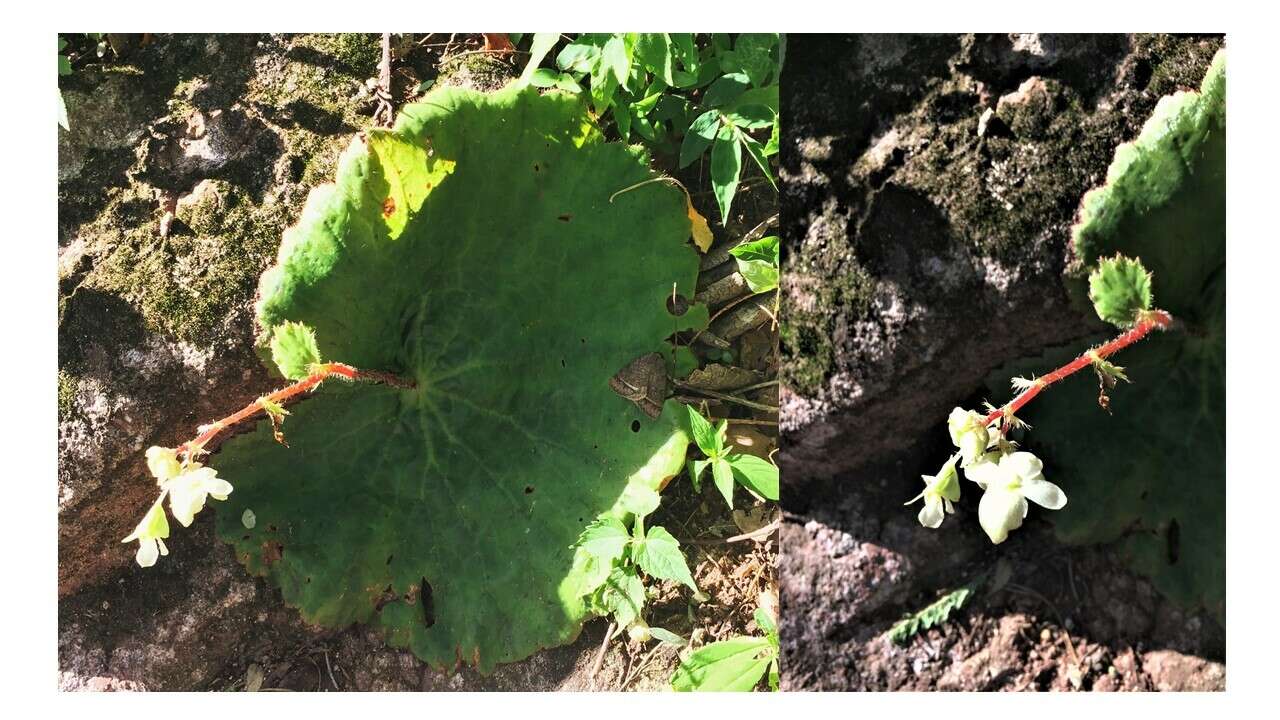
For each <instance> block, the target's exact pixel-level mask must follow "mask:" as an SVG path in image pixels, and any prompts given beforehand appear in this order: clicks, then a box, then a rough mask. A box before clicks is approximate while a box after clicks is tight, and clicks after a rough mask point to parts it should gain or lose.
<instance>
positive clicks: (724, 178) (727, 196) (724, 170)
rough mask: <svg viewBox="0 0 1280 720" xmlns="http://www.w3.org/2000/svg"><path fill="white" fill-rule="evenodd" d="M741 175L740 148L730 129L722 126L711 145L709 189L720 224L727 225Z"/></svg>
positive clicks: (733, 132) (732, 130)
mask: <svg viewBox="0 0 1280 720" xmlns="http://www.w3.org/2000/svg"><path fill="white" fill-rule="evenodd" d="M741 174H742V146H741V145H740V144H738V141H737V138H736V137H735V131H734V129H733V128H732V127H729V126H724V127H721V128H720V130H719V131H718V132H717V133H716V139H715V142H714V143H712V145H711V188H712V190H714V191H715V196H716V203H717V204H718V205H719V206H720V223H721V224H722V225H727V224H729V208H730V207H731V206H732V205H733V196H734V194H736V193H737V192H738V177H739V176H740V175H741Z"/></svg>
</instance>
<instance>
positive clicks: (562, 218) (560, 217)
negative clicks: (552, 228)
mask: <svg viewBox="0 0 1280 720" xmlns="http://www.w3.org/2000/svg"><path fill="white" fill-rule="evenodd" d="M556 219H557V220H559V221H560V222H569V221H570V220H572V219H573V214H572V213H565V214H563V215H557V216H556Z"/></svg>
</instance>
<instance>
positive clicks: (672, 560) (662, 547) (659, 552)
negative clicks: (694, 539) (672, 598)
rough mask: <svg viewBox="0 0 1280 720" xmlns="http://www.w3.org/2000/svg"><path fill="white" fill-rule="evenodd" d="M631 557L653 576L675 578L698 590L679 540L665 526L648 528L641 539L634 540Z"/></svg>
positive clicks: (664, 578) (667, 578)
mask: <svg viewBox="0 0 1280 720" xmlns="http://www.w3.org/2000/svg"><path fill="white" fill-rule="evenodd" d="M631 558H632V559H633V560H635V562H636V564H637V565H639V566H640V569H641V570H643V571H645V572H646V573H648V574H649V575H652V576H653V577H656V578H661V579H663V580H675V581H676V582H678V583H680V584H682V585H685V586H686V587H688V588H689V589H690V590H693V591H694V592H697V591H698V586H697V585H695V584H694V583H693V575H692V574H690V572H689V564H688V563H687V562H685V559H684V553H682V552H680V541H679V540H676V539H675V538H674V537H672V535H671V533H669V532H667V531H666V529H665V528H661V527H651V528H649V531H648V532H647V533H645V536H644V538H643V539H638V540H636V543H635V547H634V548H633V549H632V551H631Z"/></svg>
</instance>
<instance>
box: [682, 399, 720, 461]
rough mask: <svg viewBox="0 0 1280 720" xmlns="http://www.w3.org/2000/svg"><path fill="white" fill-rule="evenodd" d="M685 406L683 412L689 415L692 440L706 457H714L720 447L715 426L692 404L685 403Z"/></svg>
mask: <svg viewBox="0 0 1280 720" xmlns="http://www.w3.org/2000/svg"><path fill="white" fill-rule="evenodd" d="M685 408H686V410H685V413H686V414H687V415H688V417H689V427H690V428H691V429H692V430H693V441H694V442H695V443H697V445H698V449H699V450H701V451H702V452H703V453H704V454H705V455H706V456H707V457H715V456H716V455H718V454H719V452H720V448H721V440H720V438H719V433H718V432H716V428H715V427H714V426H713V425H712V424H711V423H710V422H708V421H707V419H706V418H704V417H702V413H700V412H698V409H697V408H695V407H694V406H692V405H685Z"/></svg>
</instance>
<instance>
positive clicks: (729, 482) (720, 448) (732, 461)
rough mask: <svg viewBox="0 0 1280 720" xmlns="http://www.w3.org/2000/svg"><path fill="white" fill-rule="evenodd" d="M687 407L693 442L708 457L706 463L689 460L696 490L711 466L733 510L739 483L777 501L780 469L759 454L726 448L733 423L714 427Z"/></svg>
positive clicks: (713, 475) (695, 410)
mask: <svg viewBox="0 0 1280 720" xmlns="http://www.w3.org/2000/svg"><path fill="white" fill-rule="evenodd" d="M686 407H687V408H688V414H689V425H690V427H691V429H692V430H693V441H694V442H695V443H696V444H697V445H698V449H700V450H702V453H703V454H704V455H706V456H707V457H706V459H705V460H689V461H688V469H689V479H690V480H692V481H693V487H694V489H695V490H701V481H702V473H703V472H704V471H705V470H706V469H707V468H708V467H710V468H711V477H712V479H713V480H714V481H715V484H716V489H717V490H719V491H720V494H721V495H723V496H724V501H725V502H727V503H729V507H730V508H732V507H733V485H734V483H735V482H737V483H739V484H741V485H742V486H743V487H745V488H746V489H747V490H749V491H750V492H752V493H753V494H755V495H758V496H759V497H761V498H764V499H765V500H777V499H778V466H776V465H774V464H773V463H771V462H769V461H768V460H765V459H763V458H759V457H756V456H755V455H749V454H747V453H735V452H730V450H731V449H732V448H733V446H732V445H729V446H726V445H725V442H724V440H725V434H726V433H727V431H728V429H729V421H727V420H721V421H720V424H719V425H718V426H714V427H713V426H712V425H711V422H710V421H708V420H707V419H706V418H705V417H703V416H702V414H701V413H699V412H698V410H697V409H696V408H694V407H692V406H686Z"/></svg>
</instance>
